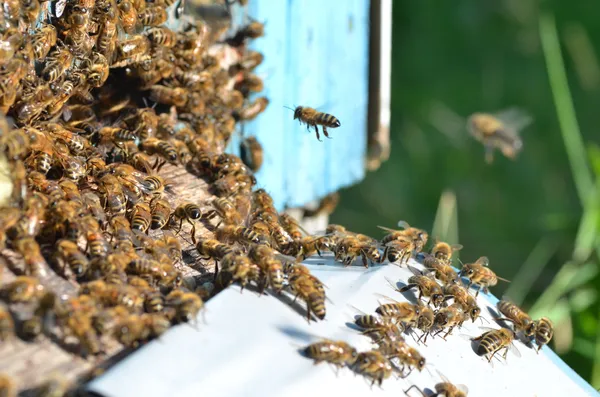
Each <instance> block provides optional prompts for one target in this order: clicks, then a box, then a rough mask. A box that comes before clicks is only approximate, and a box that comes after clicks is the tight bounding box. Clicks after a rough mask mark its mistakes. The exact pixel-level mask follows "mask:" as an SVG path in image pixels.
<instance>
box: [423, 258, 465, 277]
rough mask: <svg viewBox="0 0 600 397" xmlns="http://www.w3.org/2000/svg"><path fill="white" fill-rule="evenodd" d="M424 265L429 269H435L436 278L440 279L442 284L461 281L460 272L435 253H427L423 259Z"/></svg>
mask: <svg viewBox="0 0 600 397" xmlns="http://www.w3.org/2000/svg"><path fill="white" fill-rule="evenodd" d="M423 266H425V268H426V269H428V270H433V271H434V275H435V278H437V279H438V280H440V282H441V283H442V285H448V284H452V283H458V282H459V277H458V273H456V272H455V271H454V269H453V268H452V266H450V265H448V264H446V263H443V262H441V261H440V260H439V259H437V258H435V257H434V256H433V255H429V254H428V255H425V259H423Z"/></svg>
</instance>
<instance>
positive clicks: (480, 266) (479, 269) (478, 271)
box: [460, 256, 508, 297]
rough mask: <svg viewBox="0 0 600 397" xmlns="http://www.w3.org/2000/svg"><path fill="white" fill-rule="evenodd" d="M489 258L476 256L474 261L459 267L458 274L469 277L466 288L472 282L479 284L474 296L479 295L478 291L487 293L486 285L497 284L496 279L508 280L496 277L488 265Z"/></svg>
mask: <svg viewBox="0 0 600 397" xmlns="http://www.w3.org/2000/svg"><path fill="white" fill-rule="evenodd" d="M488 264H489V260H488V258H487V257H485V256H482V257H480V258H478V259H477V260H476V261H475V262H474V263H467V264H465V265H464V266H463V267H462V268H461V269H460V275H461V276H463V275H464V276H465V277H467V278H468V279H469V284H468V285H467V288H468V287H470V286H471V285H472V284H476V285H478V286H479V288H478V289H477V293H476V294H475V296H476V297H477V295H479V291H481V290H483V292H485V293H486V294H487V293H488V287H493V286H495V285H496V284H498V280H502V281H508V280H506V279H503V278H502V277H498V276H497V275H496V273H494V272H493V271H492V270H491V269H490V268H489V267H487V266H488Z"/></svg>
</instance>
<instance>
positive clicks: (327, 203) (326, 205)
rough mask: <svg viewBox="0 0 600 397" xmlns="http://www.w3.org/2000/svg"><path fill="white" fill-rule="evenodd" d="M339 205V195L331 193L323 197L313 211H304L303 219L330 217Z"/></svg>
mask: <svg viewBox="0 0 600 397" xmlns="http://www.w3.org/2000/svg"><path fill="white" fill-rule="evenodd" d="M339 203H340V194H339V193H338V192H333V193H330V194H328V195H327V196H325V197H323V198H322V199H321V201H319V205H317V207H316V208H314V209H305V210H304V216H305V217H313V216H317V215H321V214H326V215H331V214H333V212H334V211H335V209H336V208H337V206H338V204H339Z"/></svg>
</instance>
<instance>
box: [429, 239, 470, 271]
mask: <svg viewBox="0 0 600 397" xmlns="http://www.w3.org/2000/svg"><path fill="white" fill-rule="evenodd" d="M462 248H463V246H462V245H460V244H453V245H450V244H448V243H444V242H441V241H439V242H436V243H435V245H434V246H433V248H432V249H431V255H433V257H434V258H436V259H437V260H439V261H440V262H442V263H443V264H446V265H452V254H454V252H456V251H460V250H461V249H462Z"/></svg>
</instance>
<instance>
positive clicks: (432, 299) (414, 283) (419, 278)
mask: <svg viewBox="0 0 600 397" xmlns="http://www.w3.org/2000/svg"><path fill="white" fill-rule="evenodd" d="M408 269H409V270H410V271H411V272H412V273H413V276H411V277H409V279H408V283H407V285H405V286H404V287H402V288H400V289H398V288H395V289H396V291H398V292H401V293H402V292H406V291H408V290H409V289H411V288H415V287H416V288H418V290H419V296H418V299H419V300H420V299H421V297H423V296H425V297H429V302H428V303H429V304H433V306H434V307H439V306H440V305H441V304H442V302H443V301H444V293H443V291H442V287H440V285H439V284H438V283H437V282H436V281H435V280H433V279H431V278H429V277H428V276H426V275H425V274H424V273H422V272H420V271H419V270H418V269H415V268H414V267H412V266H410V265H409V266H408Z"/></svg>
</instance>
